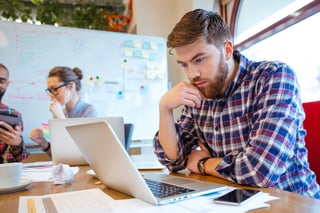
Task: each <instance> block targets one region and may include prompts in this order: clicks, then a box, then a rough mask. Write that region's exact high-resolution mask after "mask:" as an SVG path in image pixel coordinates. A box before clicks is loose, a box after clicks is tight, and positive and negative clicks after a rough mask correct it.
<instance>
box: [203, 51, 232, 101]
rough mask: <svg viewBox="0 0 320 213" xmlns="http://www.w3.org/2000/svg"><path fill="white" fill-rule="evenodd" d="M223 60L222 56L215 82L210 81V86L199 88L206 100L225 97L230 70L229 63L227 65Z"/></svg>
mask: <svg viewBox="0 0 320 213" xmlns="http://www.w3.org/2000/svg"><path fill="white" fill-rule="evenodd" d="M222 58H223V57H222V55H221V57H220V62H219V66H218V73H217V76H216V78H215V80H214V81H211V80H210V81H209V84H208V86H206V87H200V88H199V90H200V91H201V92H202V93H203V95H204V96H205V97H206V98H221V97H223V96H224V95H223V93H224V91H223V87H224V86H225V83H226V80H227V76H228V73H229V68H228V65H227V63H225V62H224V61H223V60H222Z"/></svg>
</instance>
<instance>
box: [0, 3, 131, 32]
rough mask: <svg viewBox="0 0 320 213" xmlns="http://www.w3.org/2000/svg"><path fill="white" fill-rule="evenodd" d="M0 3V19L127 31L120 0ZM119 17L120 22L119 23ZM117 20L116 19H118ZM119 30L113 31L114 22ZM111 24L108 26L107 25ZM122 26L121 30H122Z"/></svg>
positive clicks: (123, 6)
mask: <svg viewBox="0 0 320 213" xmlns="http://www.w3.org/2000/svg"><path fill="white" fill-rule="evenodd" d="M69 2H70V1H62V0H31V1H26V0H20V1H19V0H11V1H8V0H0V12H1V17H2V19H5V20H11V21H15V20H18V19H21V21H22V22H33V23H35V22H40V23H41V24H49V25H54V24H57V25H59V26H67V27H78V28H88V29H97V30H108V31H122V32H124V31H125V30H126V25H127V24H128V22H127V19H126V17H125V16H123V11H124V10H125V5H123V3H122V1H121V0H112V1H110V0H109V1H106V0H104V1H102V0H100V1H97V0H96V1H93V0H91V1H90V0H75V1H72V3H69ZM119 17H120V19H119ZM117 18H118V19H117ZM115 19H116V20H117V21H120V22H122V23H121V27H114V26H113V24H114V23H113V22H114V20H115ZM110 23H111V24H110ZM122 25H124V27H123V26H122Z"/></svg>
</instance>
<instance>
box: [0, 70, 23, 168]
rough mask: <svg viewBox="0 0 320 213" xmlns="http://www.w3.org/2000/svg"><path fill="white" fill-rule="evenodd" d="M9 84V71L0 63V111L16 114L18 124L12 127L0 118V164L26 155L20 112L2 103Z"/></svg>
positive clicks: (21, 158) (17, 160)
mask: <svg viewBox="0 0 320 213" xmlns="http://www.w3.org/2000/svg"><path fill="white" fill-rule="evenodd" d="M8 85H9V71H8V69H7V67H6V66H5V65H3V64H0V113H1V114H7V115H8V114H9V115H15V116H18V118H19V122H18V125H16V126H14V127H12V126H11V125H9V124H7V123H6V122H4V121H1V120H0V127H1V128H0V164H2V163H11V162H19V161H22V160H23V159H25V158H27V157H28V153H27V152H26V149H25V146H24V143H23V138H22V135H21V134H22V130H23V122H22V117H21V114H20V113H19V112H18V111H17V110H15V109H13V108H10V107H8V106H7V105H5V104H3V103H2V97H3V95H4V93H5V92H6V89H7V87H8Z"/></svg>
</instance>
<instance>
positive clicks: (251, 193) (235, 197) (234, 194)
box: [214, 189, 261, 206]
mask: <svg viewBox="0 0 320 213" xmlns="http://www.w3.org/2000/svg"><path fill="white" fill-rule="evenodd" d="M259 194H261V191H260V190H253V189H234V190H232V191H230V192H228V193H226V194H224V195H222V196H220V197H218V198H216V199H215V200H214V203H220V204H229V205H236V206H240V205H243V204H245V203H246V202H248V201H249V200H251V199H253V198H255V197H256V196H258V195H259Z"/></svg>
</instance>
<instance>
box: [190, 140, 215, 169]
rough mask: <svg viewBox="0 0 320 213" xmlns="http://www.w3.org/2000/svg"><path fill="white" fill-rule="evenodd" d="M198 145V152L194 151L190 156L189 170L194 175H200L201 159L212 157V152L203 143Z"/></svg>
mask: <svg viewBox="0 0 320 213" xmlns="http://www.w3.org/2000/svg"><path fill="white" fill-rule="evenodd" d="M198 145H199V148H198V149H196V150H192V151H191V153H190V154H189V155H188V164H187V168H188V169H189V171H191V172H194V173H199V170H198V162H199V160H200V159H202V158H205V157H211V155H210V152H209V151H208V149H207V148H206V146H205V145H204V144H203V143H201V142H198Z"/></svg>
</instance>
